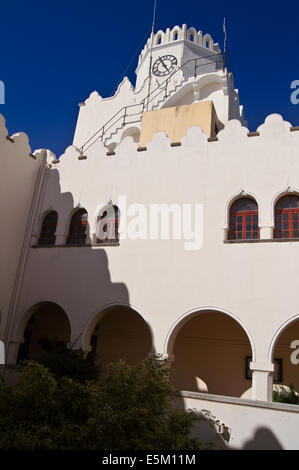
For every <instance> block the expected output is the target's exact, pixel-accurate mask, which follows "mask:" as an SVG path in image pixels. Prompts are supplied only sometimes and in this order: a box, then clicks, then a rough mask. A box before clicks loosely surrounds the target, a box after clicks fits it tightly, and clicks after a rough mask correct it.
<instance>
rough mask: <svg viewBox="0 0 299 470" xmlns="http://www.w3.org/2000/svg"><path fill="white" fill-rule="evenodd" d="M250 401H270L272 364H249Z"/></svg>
mask: <svg viewBox="0 0 299 470" xmlns="http://www.w3.org/2000/svg"><path fill="white" fill-rule="evenodd" d="M250 370H251V371H252V399H253V400H261V401H272V394H273V372H274V364H271V363H261V362H251V363H250Z"/></svg>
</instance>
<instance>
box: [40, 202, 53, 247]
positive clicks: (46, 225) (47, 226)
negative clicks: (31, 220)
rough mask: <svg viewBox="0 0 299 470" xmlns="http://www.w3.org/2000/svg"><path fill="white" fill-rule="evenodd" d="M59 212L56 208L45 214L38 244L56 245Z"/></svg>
mask: <svg viewBox="0 0 299 470" xmlns="http://www.w3.org/2000/svg"><path fill="white" fill-rule="evenodd" d="M57 222H58V214H57V212H56V211H54V210H50V211H47V212H46V213H45V214H44V217H43V221H42V225H41V230H40V235H39V239H38V245H55V240H56V235H55V233H56V228H57Z"/></svg>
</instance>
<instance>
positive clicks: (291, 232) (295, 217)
mask: <svg viewBox="0 0 299 470" xmlns="http://www.w3.org/2000/svg"><path fill="white" fill-rule="evenodd" d="M274 238H299V197H298V196H295V195H290V196H289V195H288V196H284V197H282V198H281V199H279V201H277V203H276V207H275V230H274Z"/></svg>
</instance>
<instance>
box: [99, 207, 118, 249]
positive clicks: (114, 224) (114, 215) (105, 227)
mask: <svg viewBox="0 0 299 470" xmlns="http://www.w3.org/2000/svg"><path fill="white" fill-rule="evenodd" d="M118 227H119V209H118V207H117V206H115V205H113V204H109V205H107V206H105V207H104V208H103V209H102V210H101V212H100V215H99V217H98V221H97V229H96V242H97V243H105V244H107V243H108V244H117V245H118V243H119V234H118Z"/></svg>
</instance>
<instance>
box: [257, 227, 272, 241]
mask: <svg viewBox="0 0 299 470" xmlns="http://www.w3.org/2000/svg"><path fill="white" fill-rule="evenodd" d="M273 231H274V230H273V227H272V226H271V227H260V239H261V240H271V239H272V238H273Z"/></svg>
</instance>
